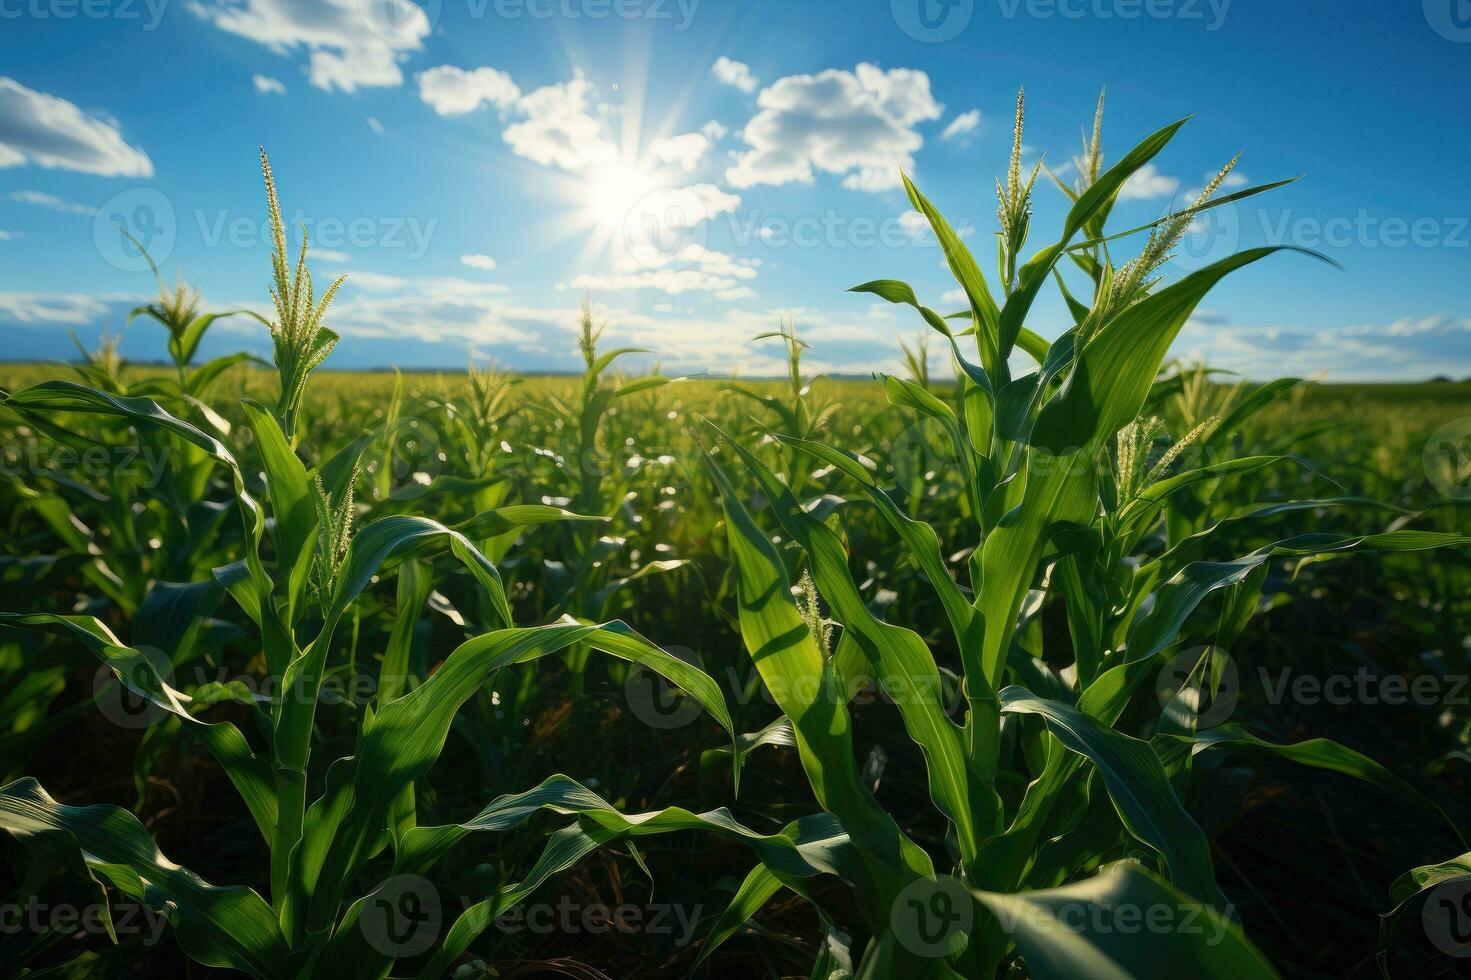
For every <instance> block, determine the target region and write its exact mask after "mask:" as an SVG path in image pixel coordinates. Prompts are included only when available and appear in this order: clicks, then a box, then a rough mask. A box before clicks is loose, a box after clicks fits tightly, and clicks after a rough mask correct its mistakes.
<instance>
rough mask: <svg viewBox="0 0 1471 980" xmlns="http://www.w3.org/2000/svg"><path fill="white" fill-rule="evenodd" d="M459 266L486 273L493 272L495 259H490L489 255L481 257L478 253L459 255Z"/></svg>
mask: <svg viewBox="0 0 1471 980" xmlns="http://www.w3.org/2000/svg"><path fill="white" fill-rule="evenodd" d="M460 264H461V265H468V266H469V267H470V268H472V269H483V270H485V271H486V272H494V271H495V259H493V258H491V257H490V256H489V255H481V254H479V253H478V252H472V253H470V254H468V255H461V256H460Z"/></svg>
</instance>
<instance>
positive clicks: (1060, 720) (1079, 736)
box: [1001, 687, 1228, 910]
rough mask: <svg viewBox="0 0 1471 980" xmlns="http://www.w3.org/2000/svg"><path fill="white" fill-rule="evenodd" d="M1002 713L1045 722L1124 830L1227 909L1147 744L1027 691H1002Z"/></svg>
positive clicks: (1180, 882)
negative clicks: (1098, 779) (1091, 777)
mask: <svg viewBox="0 0 1471 980" xmlns="http://www.w3.org/2000/svg"><path fill="white" fill-rule="evenodd" d="M1001 710H1002V711H1003V712H1005V713H1007V714H1032V715H1039V716H1041V717H1042V719H1043V720H1044V721H1045V722H1046V723H1047V728H1048V730H1049V731H1051V732H1052V734H1053V735H1054V736H1055V737H1056V738H1057V740H1058V741H1059V742H1061V743H1062V744H1063V745H1065V746H1066V747H1067V748H1068V749H1069V750H1071V751H1072V752H1075V753H1077V754H1078V755H1081V756H1084V757H1086V758H1088V759H1089V760H1091V761H1092V762H1093V764H1094V765H1096V766H1097V767H1098V772H1099V774H1100V775H1101V776H1102V777H1103V782H1104V785H1105V786H1107V787H1108V794H1109V796H1110V797H1111V798H1112V799H1113V802H1114V806H1115V807H1116V808H1117V809H1118V813H1119V818H1120V819H1121V820H1123V822H1124V826H1125V827H1127V828H1128V829H1129V832H1130V833H1131V834H1133V835H1134V836H1135V837H1137V838H1138V839H1139V840H1141V841H1143V842H1144V843H1146V844H1148V845H1149V846H1150V847H1152V848H1154V849H1155V850H1156V851H1158V852H1159V854H1160V856H1161V857H1162V858H1164V861H1165V864H1166V866H1167V867H1168V868H1169V872H1170V878H1171V880H1173V881H1174V882H1175V884H1176V885H1177V886H1179V887H1180V888H1182V889H1184V890H1185V891H1186V892H1188V893H1189V894H1191V895H1194V896H1196V897H1197V898H1199V899H1201V900H1203V901H1205V902H1207V903H1209V904H1210V905H1212V906H1214V907H1215V908H1216V909H1219V910H1224V909H1225V908H1226V907H1227V904H1228V903H1227V902H1226V897H1225V895H1223V894H1222V893H1221V889H1220V886H1219V885H1217V884H1216V877H1215V872H1214V870H1213V869H1212V867H1211V856H1210V844H1209V842H1208V841H1207V840H1206V839H1205V834H1203V833H1202V832H1201V830H1200V827H1199V826H1197V825H1196V823H1195V821H1194V820H1192V819H1191V818H1190V814H1188V813H1186V812H1185V808H1184V807H1183V806H1181V804H1180V800H1179V798H1178V797H1176V796H1175V791H1174V789H1173V788H1171V786H1170V781H1169V777H1168V776H1166V775H1165V771H1164V768H1163V766H1162V765H1161V764H1160V760H1159V756H1157V755H1155V752H1154V749H1153V748H1152V747H1151V746H1150V744H1149V743H1148V742H1141V741H1140V740H1139V739H1137V738H1130V737H1129V736H1128V735H1125V734H1123V733H1122V732H1117V731H1115V730H1113V729H1112V728H1109V727H1108V726H1106V725H1104V724H1102V723H1101V722H1099V721H1098V719H1096V718H1094V717H1092V716H1091V715H1088V714H1085V713H1084V712H1082V711H1079V710H1078V709H1077V708H1074V707H1072V706H1070V705H1066V704H1062V703H1060V702H1057V701H1048V700H1046V699H1043V698H1038V697H1035V696H1034V695H1032V693H1031V692H1030V691H1027V690H1026V689H1025V688H1020V687H1008V688H1006V689H1005V690H1003V691H1002V692H1001Z"/></svg>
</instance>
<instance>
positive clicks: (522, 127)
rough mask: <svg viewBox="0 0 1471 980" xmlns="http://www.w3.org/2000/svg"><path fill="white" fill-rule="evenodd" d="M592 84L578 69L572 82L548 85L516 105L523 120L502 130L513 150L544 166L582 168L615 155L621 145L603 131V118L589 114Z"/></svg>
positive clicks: (524, 97) (565, 168)
mask: <svg viewBox="0 0 1471 980" xmlns="http://www.w3.org/2000/svg"><path fill="white" fill-rule="evenodd" d="M591 102H592V83H591V82H589V81H588V80H587V79H586V78H585V77H584V76H583V74H582V72H581V71H578V72H577V73H576V75H574V76H573V78H572V79H571V80H570V81H566V82H562V83H560V84H556V85H544V86H542V87H541V88H539V89H535V90H534V91H531V92H528V93H527V94H526V95H524V96H522V97H521V99H520V101H519V102H517V103H516V111H517V113H519V114H520V115H521V117H522V118H521V121H519V122H517V123H515V124H513V125H510V126H507V127H506V130H505V132H504V133H503V134H502V136H503V138H504V139H505V141H506V142H507V143H508V144H510V147H511V152H512V153H515V154H516V155H517V156H523V157H526V158H527V159H528V160H533V161H535V162H536V163H539V164H541V165H542V166H547V167H560V168H562V169H563V170H581V169H583V168H584V167H587V166H589V165H590V164H593V163H597V162H599V161H605V160H610V159H613V158H614V157H616V156H617V155H618V148H617V147H616V146H614V145H613V143H612V142H610V141H609V140H608V139H607V138H606V137H605V136H604V135H603V124H602V122H601V121H600V120H599V119H598V118H597V117H596V116H594V115H593V114H592V113H591V112H589V111H588V110H589V108H590V106H591Z"/></svg>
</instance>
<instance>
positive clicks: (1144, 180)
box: [1119, 163, 1180, 201]
mask: <svg viewBox="0 0 1471 980" xmlns="http://www.w3.org/2000/svg"><path fill="white" fill-rule="evenodd" d="M1179 189H1180V178H1178V177H1169V176H1166V175H1165V174H1162V173H1160V172H1159V171H1158V170H1157V169H1156V168H1155V166H1154V164H1152V163H1146V164H1145V165H1144V166H1142V167H1140V168H1139V169H1138V170H1136V171H1134V175H1133V176H1132V177H1130V178H1129V179H1128V180H1126V181H1124V186H1123V187H1121V188H1119V200H1120V201H1147V200H1149V199H1150V198H1155V197H1168V196H1170V195H1171V194H1173V193H1175V192H1176V191H1178V190H1179Z"/></svg>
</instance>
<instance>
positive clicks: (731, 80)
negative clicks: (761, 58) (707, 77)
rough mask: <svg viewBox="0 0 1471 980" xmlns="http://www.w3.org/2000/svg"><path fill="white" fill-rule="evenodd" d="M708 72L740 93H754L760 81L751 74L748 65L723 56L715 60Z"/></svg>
mask: <svg viewBox="0 0 1471 980" xmlns="http://www.w3.org/2000/svg"><path fill="white" fill-rule="evenodd" d="M710 71H711V72H712V73H713V74H714V75H715V77H716V78H718V79H719V80H720V81H722V82H724V83H725V84H726V85H733V86H735V87H736V88H738V89H740V90H741V91H742V92H754V91H756V86H757V85H760V84H761V82H760V80H759V79H757V78H756V76H755V75H752V74H751V68H750V66H749V65H747V64H746V63H745V62H742V61H736V60H734V59H733V58H727V57H726V56H725V55H721V56H720V57H718V58H716V59H715V64H713V65H711V66H710Z"/></svg>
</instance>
